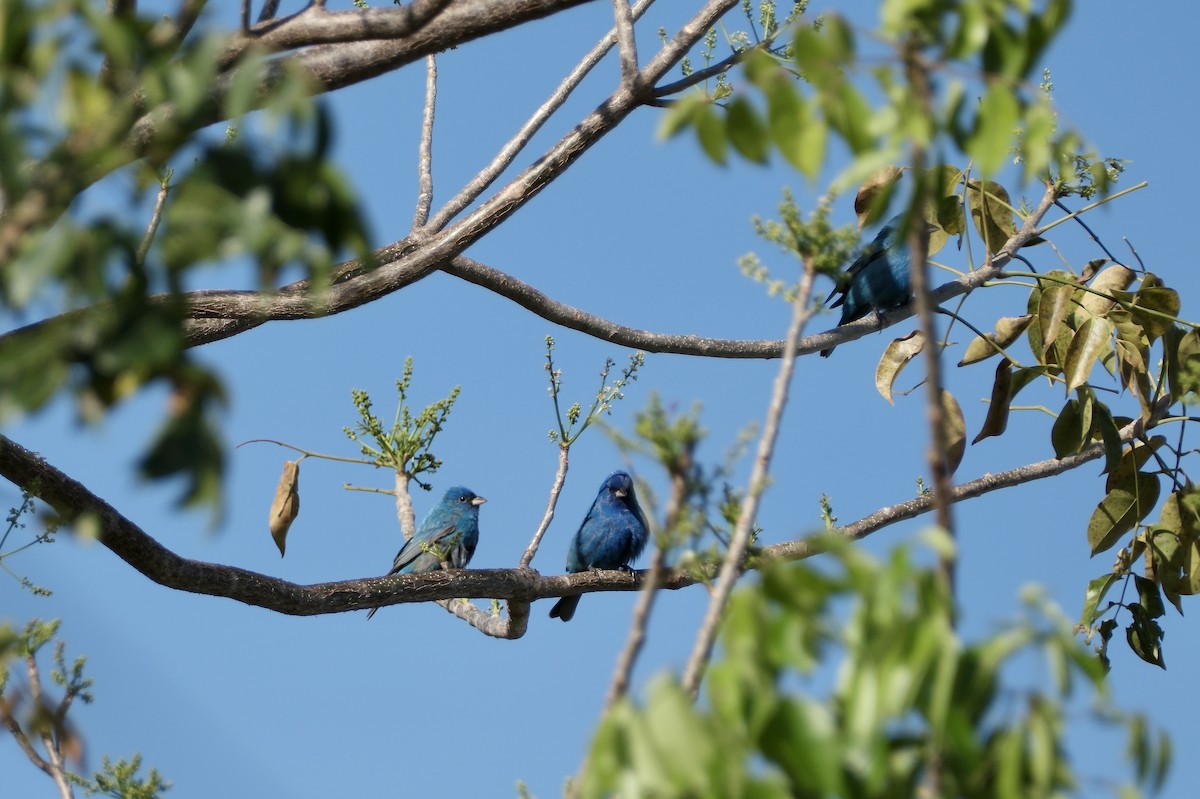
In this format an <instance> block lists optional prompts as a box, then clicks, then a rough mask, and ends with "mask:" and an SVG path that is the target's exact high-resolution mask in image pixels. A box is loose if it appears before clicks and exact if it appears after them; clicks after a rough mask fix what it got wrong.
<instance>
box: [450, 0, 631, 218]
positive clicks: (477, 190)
mask: <svg viewBox="0 0 1200 799" xmlns="http://www.w3.org/2000/svg"><path fill="white" fill-rule="evenodd" d="M653 3H654V0H638V3H637V4H636V5H634V7H633V9H632V11H631V17H632V19H634V20H636V19H637V18H638V17H640V16H642V14H644V13H646V11H647V10H648V9H649V8H650V6H651V5H653ZM615 36H616V30H615V29H614V30H612V31H609V32H608V33H607V34H606V35H605V36H604V37H603V38H602V39H600V41H599V42H597V43H596V46H595V47H593V48H592V49H591V50H590V51H589V52H588V53H587V55H585V56H584V57H583V59H582V60H581V61H580V62H579V63H578V64H577V65H576V66H575V68H574V69H572V70H571V71H570V72H569V73H567V76H566V77H565V78H563V80H562V83H560V84H558V88H557V89H555V90H554V92H553V93H552V94H551V95H550V96H549V97H548V98H546V102H544V103H542V104H541V105H540V106H539V107H538V109H537V110H536V111H534V112H533V115H532V116H531V117H529V119H528V120H526V121H525V124H524V125H522V126H521V128H520V130H518V131H517V132H516V133H515V134H513V137H512V138H511V139H509V140H508V141H507V142H505V144H504V146H503V147H501V148H500V151H499V152H497V153H496V156H495V157H494V158H493V159H492V160H491V162H490V163H489V164H488V165H487V166H485V167H484V168H483V169H481V170H480V171H479V174H477V175H476V176H475V177H473V178H471V180H470V182H468V183H467V184H466V185H465V186H463V187H462V189H461V190H459V192H458V193H457V194H455V195H454V197H452V198H450V201H449V202H447V203H446V204H445V205H444V206H442V207H441V209H439V210H438V212H437V214H436V215H435V216H434V218H433V221H432V222H430V223H429V227H430V228H431V229H433V230H441V229H442V228H443V227H445V226H446V225H447V224H448V223H449V222H450V220H451V219H453V218H454V217H456V216H458V215H459V214H460V213H462V210H463V209H464V208H466V207H467V206H469V205H470V204H471V203H473V202H475V200H477V199H478V198H479V196H480V195H481V194H483V193H484V192H485V191H487V188H488V186H490V185H492V183H494V182H495V180H496V178H498V177H500V175H501V173H503V172H504V170H505V169H508V167H509V166H511V165H512V163H513V161H515V160H516V158H517V156H518V155H519V154H520V153H521V151H522V150H524V149H525V146H526V145H527V144H529V142H530V140H532V139H533V136H534V134H535V133H537V132H538V131H539V130H540V129H541V127H542V125H544V124H546V121H547V120H549V119H550V117H552V116H553V115H554V113H555V112H556V111H558V109H559V108H561V107H562V105H563V103H565V102H566V101H567V98H568V97H570V96H571V92H573V91H575V89H576V88H577V87H578V86H579V84H580V83H582V82H583V79H584V78H585V77H587V74H588V73H589V72H591V71H592V69H593V68H594V67H595V66H596V65H597V64H599V63H600V62H601V61H602V60H603V59H604V56H605V55H607V54H608V51H609V50H611V49H612V47H613V44H614V43H615V41H616V39H615Z"/></svg>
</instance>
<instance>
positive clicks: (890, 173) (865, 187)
mask: <svg viewBox="0 0 1200 799" xmlns="http://www.w3.org/2000/svg"><path fill="white" fill-rule="evenodd" d="M901 174H902V173H901V170H900V168H899V167H897V166H894V165H891V164H889V165H888V166H885V167H884V168H883V169H881V170H879V171H878V172H876V173H875V174H874V175H872V176H871V177H869V178H867V179H866V181H864V182H863V184H862V185H861V186H859V187H858V193H857V194H855V195H854V213H855V214H857V215H858V227H859V230H861V229H863V228H865V227H868V226H869V225H871V224H872V223H873V222H876V221H878V220H879V218H880V217H881V216H883V212H884V211H885V210H887V206H888V200H889V199H890V198H891V196H892V192H893V191H894V190H895V188H896V182H897V181H898V180H900V175H901Z"/></svg>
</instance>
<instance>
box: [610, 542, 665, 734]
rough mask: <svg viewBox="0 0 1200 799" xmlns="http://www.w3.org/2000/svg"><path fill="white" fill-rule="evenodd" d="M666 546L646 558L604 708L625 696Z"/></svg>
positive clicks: (656, 548)
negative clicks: (640, 587)
mask: <svg viewBox="0 0 1200 799" xmlns="http://www.w3.org/2000/svg"><path fill="white" fill-rule="evenodd" d="M666 559H667V556H666V550H665V549H663V548H662V547H661V546H660V547H655V548H654V557H653V558H651V560H650V568H649V570H648V571H647V572H646V581H645V582H646V584H645V585H644V586H642V591H641V593H640V594H638V601H637V604H636V605H634V606H633V619H632V620H631V621H630V623H629V635H628V636H627V637H626V639H625V646H624V648H622V650H621V654H620V655H619V656H618V657H617V665H616V668H614V669H613V678H612V682H611V683H609V686H608V694H607V695H606V696H605V697H604V709H605V711H607V710H608V709H609V708H611V707H612V706H613V705H615V704H616V703H617V702H618V701H620V700H621V697H623V696H625V694H626V692H627V691H628V690H629V680H630V677H631V676H632V675H633V667H634V665H635V664H636V663H637V659H638V655H640V654H641V652H642V646H643V645H644V644H645V643H646V627H647V625H648V624H649V623H650V612H651V611H652V610H653V609H654V600H655V598H656V597H657V596H658V588H659V582H660V581H661V579H662V573H663V570H664V569H665V568H666Z"/></svg>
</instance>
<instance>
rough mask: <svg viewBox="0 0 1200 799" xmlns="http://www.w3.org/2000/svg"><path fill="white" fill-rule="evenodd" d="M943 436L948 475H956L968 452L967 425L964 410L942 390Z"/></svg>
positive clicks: (949, 394)
mask: <svg viewBox="0 0 1200 799" xmlns="http://www.w3.org/2000/svg"><path fill="white" fill-rule="evenodd" d="M942 436H943V439H944V441H945V442H946V451H945V453H943V454H944V456H945V458H946V473H947V474H954V473H955V472H956V471H958V465H959V464H960V463H962V459H963V453H965V452H966V451H967V423H966V422H965V421H964V420H963V412H962V408H961V407H959V405H958V400H956V399H954V395H953V394H951V393H950V392H949V391H946V390H945V389H942Z"/></svg>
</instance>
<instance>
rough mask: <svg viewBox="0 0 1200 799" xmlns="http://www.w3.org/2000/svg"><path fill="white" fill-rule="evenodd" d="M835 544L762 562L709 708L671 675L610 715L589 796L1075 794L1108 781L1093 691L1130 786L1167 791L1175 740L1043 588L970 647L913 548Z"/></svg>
mask: <svg viewBox="0 0 1200 799" xmlns="http://www.w3.org/2000/svg"><path fill="white" fill-rule="evenodd" d="M827 543H828V546H829V548H830V552H829V557H828V558H826V559H823V567H822V568H820V569H818V568H815V567H813V566H809V565H807V564H779V563H774V564H764V567H763V570H762V572H761V575H760V577H759V579H758V581H757V583H756V584H754V585H749V586H745V587H744V588H742V589H739V590H738V591H737V593H736V594H735V595H734V597H733V600H732V602H731V604H730V606H729V609H728V613H727V614H726V617H725V620H724V625H723V627H722V633H721V646H720V654H719V656H718V657H717V658H716V659H715V660H714V662H713V663H712V665H711V666H710V668H709V671H708V676H707V678H706V683H705V687H706V691H705V697H704V698H705V700H706V701H704V702H702V703H700V704H699V705H695V704H693V702H692V700H691V698H690V697H689V696H688V695H687V693H686V692H685V691H684V690H683V689H682V688H681V686H680V685H679V683H678V682H677V680H676V679H675V678H674V677H670V676H662V677H659V678H658V679H657V680H656V681H655V682H653V683H652V684H651V686H650V687H649V689H648V691H647V693H646V697H645V699H644V700H643V701H642V702H640V703H635V702H633V701H631V700H629V699H625V700H622V701H621V702H620V703H619V704H618V705H616V706H615V707H614V708H613V709H612V710H611V711H610V712H609V713H608V714H607V715H606V716H605V718H604V719H603V720H602V722H601V724H600V727H599V729H598V730H597V731H596V734H595V738H594V740H593V742H592V747H591V751H590V753H589V755H588V759H587V765H586V766H585V769H584V771H583V773H582V775H581V777H580V779H579V780H578V782H577V784H576V786H575V787H576V790H577V795H578V796H579V797H582V799H588V798H589V797H605V796H615V795H620V796H654V797H657V799H670V797H690V798H691V799H696V798H697V797H721V799H734V798H735V797H759V798H765V797H797V796H803V797H823V796H827V797H843V798H844V799H857V798H862V799H866V798H867V797H897V799H900V798H901V797H903V798H904V799H908V798H909V797H913V796H945V797H973V798H974V797H978V798H980V799H982V798H983V797H1017V796H1020V797H1049V796H1063V795H1067V794H1069V793H1075V792H1078V791H1080V790H1081V788H1082V786H1083V785H1084V784H1085V783H1087V784H1092V785H1094V784H1095V783H1096V781H1097V780H1105V779H1108V778H1110V775H1109V774H1108V773H1105V774H1104V775H1103V776H1102V777H1101V776H1099V775H1098V774H1096V772H1095V771H1094V770H1093V769H1092V768H1089V769H1088V771H1087V772H1085V773H1082V774H1081V773H1078V772H1077V771H1076V770H1075V768H1074V765H1073V758H1072V752H1071V751H1070V750H1069V749H1068V748H1067V745H1066V741H1065V740H1064V729H1065V727H1066V725H1067V722H1068V718H1072V720H1073V723H1074V722H1075V721H1077V714H1078V713H1079V709H1080V707H1081V706H1083V700H1086V701H1087V703H1088V705H1087V706H1090V714H1089V715H1090V718H1091V719H1092V722H1093V723H1094V724H1095V725H1098V726H1102V727H1108V728H1117V729H1122V730H1123V731H1124V733H1125V735H1126V736H1127V738H1128V740H1129V746H1128V749H1127V757H1128V758H1129V760H1130V761H1131V765H1132V767H1133V768H1132V771H1133V774H1132V779H1131V780H1130V781H1129V782H1128V783H1127V784H1124V785H1122V786H1120V791H1121V795H1122V796H1138V795H1141V794H1140V790H1139V789H1143V790H1147V791H1150V792H1153V791H1155V790H1157V789H1158V788H1159V786H1161V784H1162V781H1163V779H1164V776H1165V774H1166V771H1167V768H1168V766H1169V763H1170V759H1171V749H1170V745H1169V742H1168V740H1167V739H1166V738H1165V737H1164V736H1163V735H1161V734H1160V733H1158V732H1157V731H1155V730H1153V729H1152V728H1151V727H1150V726H1149V725H1148V724H1147V722H1146V720H1145V719H1144V717H1143V716H1142V715H1141V714H1136V713H1126V712H1124V711H1121V710H1119V709H1117V708H1116V707H1115V706H1114V705H1113V703H1112V701H1111V698H1110V697H1109V695H1108V691H1107V683H1106V681H1105V670H1104V669H1103V667H1102V666H1101V664H1100V663H1099V662H1098V661H1097V660H1096V659H1095V658H1094V657H1093V656H1092V655H1091V653H1090V652H1089V651H1088V650H1087V648H1086V647H1084V646H1082V645H1081V644H1080V643H1079V642H1078V641H1077V640H1076V638H1075V636H1074V630H1073V628H1072V625H1071V624H1070V623H1069V622H1068V621H1067V620H1066V619H1065V618H1064V617H1063V616H1062V615H1061V614H1060V613H1059V612H1058V611H1057V610H1056V609H1055V608H1054V607H1052V606H1050V605H1049V604H1048V603H1047V602H1046V601H1045V600H1044V599H1042V598H1041V597H1040V596H1038V595H1037V594H1036V593H1031V594H1030V595H1028V596H1027V597H1026V610H1025V613H1024V614H1023V616H1022V617H1021V618H1019V619H1017V620H1015V621H1012V622H1009V623H1007V624H1005V625H1003V627H1002V628H1001V629H998V630H996V631H995V632H994V633H992V634H990V635H988V636H987V637H986V638H984V639H983V640H980V641H968V640H964V639H963V638H962V637H961V636H960V635H959V634H958V633H957V632H956V631H955V625H954V620H953V615H954V612H953V602H952V600H951V598H950V597H949V596H948V595H947V593H946V591H945V588H944V585H945V583H944V581H943V580H942V579H941V577H940V576H939V575H938V574H937V573H936V571H935V570H932V569H926V568H922V567H920V566H918V565H917V563H916V562H915V560H914V557H913V555H912V553H910V552H909V550H908V549H907V548H904V547H900V548H898V549H896V550H894V551H893V553H892V555H891V557H890V558H889V559H888V560H887V561H886V562H882V563H881V562H876V561H875V560H873V559H871V558H870V557H869V556H867V555H866V554H864V553H863V552H862V551H861V549H860V548H858V547H856V546H854V545H853V544H850V543H847V542H845V541H844V540H842V539H839V538H838V537H837V536H831V538H830V540H829V541H828V542H827ZM948 546H950V544H949V542H948V541H945V540H938V542H937V548H939V549H941V548H944V547H948ZM1029 663H1038V664H1039V665H1038V666H1037V668H1036V669H1035V671H1036V672H1037V673H1038V674H1039V675H1040V676H1038V677H1036V678H1034V679H1032V680H1031V679H1030V678H1029V676H1028V671H1027V669H1028V664H1029ZM834 664H836V678H832V677H831V668H830V667H832V666H833V665H834ZM1023 670H1024V671H1023ZM1022 674H1023V675H1024V676H1020V675H1022ZM831 679H832V681H833V685H832V687H826V686H825V684H826V683H829V682H830V681H831ZM1018 680H1022V681H1023V682H1018ZM1081 689H1082V691H1081ZM1080 693H1082V694H1083V697H1082V698H1080V697H1079V694H1080ZM1089 754H1090V755H1094V754H1096V753H1094V752H1091V753H1089ZM1105 771H1106V772H1107V771H1108V770H1107V769H1106V770H1105ZM931 781H932V782H931ZM1117 787H1118V786H1116V785H1111V786H1109V790H1111V791H1112V792H1114V793H1116V792H1117ZM1106 792H1108V791H1106Z"/></svg>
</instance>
